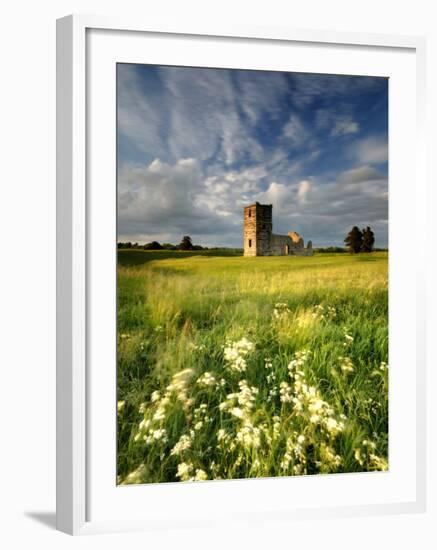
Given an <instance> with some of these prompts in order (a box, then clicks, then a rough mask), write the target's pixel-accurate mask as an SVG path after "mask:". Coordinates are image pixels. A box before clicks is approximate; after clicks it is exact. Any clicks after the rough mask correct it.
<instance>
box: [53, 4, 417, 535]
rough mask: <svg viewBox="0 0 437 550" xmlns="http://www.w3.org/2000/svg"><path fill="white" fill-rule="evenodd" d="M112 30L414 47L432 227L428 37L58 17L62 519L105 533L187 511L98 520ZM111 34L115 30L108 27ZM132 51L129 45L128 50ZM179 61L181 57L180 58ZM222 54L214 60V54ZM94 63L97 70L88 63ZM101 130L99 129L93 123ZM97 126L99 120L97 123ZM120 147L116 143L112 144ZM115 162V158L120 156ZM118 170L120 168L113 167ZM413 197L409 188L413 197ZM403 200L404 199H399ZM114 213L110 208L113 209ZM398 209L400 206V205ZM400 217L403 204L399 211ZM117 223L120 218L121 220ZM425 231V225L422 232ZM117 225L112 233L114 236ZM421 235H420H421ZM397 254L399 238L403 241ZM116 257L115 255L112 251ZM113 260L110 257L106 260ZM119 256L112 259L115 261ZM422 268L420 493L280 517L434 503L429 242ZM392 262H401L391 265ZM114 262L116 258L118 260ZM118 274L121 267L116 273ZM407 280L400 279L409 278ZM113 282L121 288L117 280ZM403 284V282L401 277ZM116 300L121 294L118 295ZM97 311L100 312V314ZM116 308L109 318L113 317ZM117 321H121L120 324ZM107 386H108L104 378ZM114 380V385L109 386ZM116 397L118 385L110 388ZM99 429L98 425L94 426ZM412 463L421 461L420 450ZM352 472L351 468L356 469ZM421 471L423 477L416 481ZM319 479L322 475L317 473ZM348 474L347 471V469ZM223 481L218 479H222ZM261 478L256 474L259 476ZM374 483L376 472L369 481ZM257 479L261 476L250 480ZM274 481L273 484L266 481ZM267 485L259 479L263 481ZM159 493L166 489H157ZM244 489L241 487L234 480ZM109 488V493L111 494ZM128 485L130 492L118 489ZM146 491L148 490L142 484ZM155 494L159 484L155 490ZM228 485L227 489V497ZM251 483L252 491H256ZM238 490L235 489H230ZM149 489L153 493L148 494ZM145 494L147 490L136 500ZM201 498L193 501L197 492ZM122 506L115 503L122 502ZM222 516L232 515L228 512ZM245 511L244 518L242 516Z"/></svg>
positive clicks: (172, 520)
mask: <svg viewBox="0 0 437 550" xmlns="http://www.w3.org/2000/svg"><path fill="white" fill-rule="evenodd" d="M93 30H96V31H104V32H107V33H109V34H110V33H117V32H121V33H130V36H133V35H132V33H133V32H134V33H135V36H136V37H138V36H140V35H141V36H146V35H149V36H151V37H154V38H156V37H157V38H158V39H159V40H160V41H166V40H167V41H168V40H170V39H172V38H174V37H193V36H196V37H198V38H199V39H202V37H204V39H205V40H206V39H208V38H209V39H211V38H217V39H218V38H220V39H221V40H224V41H227V42H228V43H232V41H238V42H239V43H241V44H245V45H249V46H250V44H251V43H253V44H255V43H257V44H259V43H260V42H262V43H266V44H267V43H268V44H270V45H271V46H272V47H274V46H275V44H292V43H294V44H316V45H317V46H318V47H328V46H329V45H336V46H339V47H342V48H360V49H362V50H363V51H364V52H365V51H367V50H370V49H375V48H378V49H380V50H381V49H382V50H383V51H385V50H387V51H388V50H390V51H395V50H396V51H397V52H398V53H399V54H400V55H402V52H409V55H412V56H414V63H415V68H416V71H415V75H414V76H415V82H414V88H415V95H416V100H415V103H414V105H410V107H411V109H412V110H414V112H415V119H414V125H415V138H414V142H415V145H416V155H415V157H414V156H413V158H412V160H410V161H409V162H410V164H411V163H412V164H411V165H410V167H409V168H410V170H411V172H410V173H415V184H416V185H415V186H414V188H415V201H416V209H415V221H416V227H418V228H420V227H422V228H423V227H424V224H425V223H426V221H425V219H424V217H423V216H422V214H423V213H424V212H425V205H424V201H425V187H424V186H425V181H426V179H425V176H424V173H425V168H424V145H423V143H424V142H423V140H424V130H423V123H424V116H425V114H424V100H423V90H424V88H425V86H424V78H425V40H424V39H423V38H420V37H407V36H392V35H373V34H355V33H337V32H324V31H310V30H292V29H284V28H277V29H276V28H250V27H248V28H235V27H230V28H229V29H216V28H213V27H211V28H203V27H202V28H196V27H195V26H193V27H192V28H183V29H178V28H173V27H155V26H152V25H148V24H147V22H146V23H142V22H139V21H137V20H134V21H129V20H123V19H118V18H117V19H111V18H104V17H95V16H82V15H73V16H68V17H66V18H63V19H60V20H58V22H57V412H56V414H57V528H58V529H59V530H61V531H64V532H66V533H69V534H74V535H76V534H84V533H90V532H104V531H110V530H126V529H150V528H156V527H166V526H172V525H173V526H176V525H177V524H178V520H177V519H176V516H175V515H174V514H173V515H172V513H171V511H169V514H168V515H167V517H163V516H162V515H161V516H160V512H159V506H158V507H157V513H156V517H154V519H153V521H146V519H145V518H144V517H143V518H142V517H141V514H140V515H139V516H138V517H132V519H127V518H126V517H124V518H121V517H120V518H118V517H114V515H113V514H111V513H108V515H107V517H106V518H105V517H100V516H99V518H98V519H97V520H94V519H93V518H92V517H91V518H90V515H89V508H90V485H91V484H92V483H93V479H92V477H93V472H95V469H94V468H93V456H92V452H91V450H90V449H91V448H92V445H91V442H90V435H89V434H90V431H89V422H90V418H89V412H90V410H91V409H92V403H91V402H90V400H92V399H93V394H92V391H91V389H90V387H91V385H90V380H92V376H91V373H90V357H91V355H92V353H93V351H92V345H93V344H92V338H93V336H92V333H90V331H89V325H90V324H92V323H90V310H91V309H92V310H93V315H96V313H95V308H94V307H93V308H91V306H90V304H91V302H92V299H93V297H92V292H93V288H95V287H94V286H93V284H92V280H93V277H95V275H93V274H92V273H91V271H90V266H91V261H90V250H92V246H93V244H92V239H91V238H90V228H91V227H92V223H93V220H92V219H91V218H90V216H91V217H92V216H93V212H94V210H93V208H92V206H91V205H92V200H90V197H92V194H93V190H92V189H90V186H89V181H90V173H91V172H92V170H91V169H90V166H89V162H88V161H89V159H88V161H87V155H89V150H88V144H87V138H88V137H89V136H88V134H87V119H88V118H89V116H90V113H89V109H90V107H91V106H92V102H91V101H90V98H89V97H88V93H89V90H88V88H87V80H90V74H89V71H90V70H93V67H94V65H93V64H92V63H89V60H88V58H87V55H88V53H89V52H88V51H87V50H88V48H89V46H90V42H88V41H87V33H89V32H90V31H93ZM109 39H111V37H110V36H109ZM93 47H94V46H93ZM127 51H128V50H127ZM172 55H173V56H174V54H172V52H171V48H170V49H169V51H167V52H166V60H167V62H168V60H169V59H172ZM178 63H180V61H179V59H176V58H175V62H174V64H178ZM213 63H214V62H213ZM87 71H88V72H87ZM93 131H94V130H93ZM96 131H97V132H98V131H99V129H98V128H97V130H96ZM109 146H111V144H109ZM111 166H112V165H111ZM110 169H111V167H110ZM404 198H405V197H404ZM399 204H400V203H399ZM109 212H111V211H109ZM392 214H393V212H392ZM394 214H395V217H396V212H395V213H394ZM114 223H115V221H114ZM418 234H420V233H418ZM113 238H114V234H110V235H108V239H113ZM413 242H415V238H414V239H413ZM394 254H396V247H395V250H394ZM109 261H111V259H110V258H109ZM106 265H107V264H106ZM109 265H110V264H109ZM416 265H417V273H416V274H415V278H416V286H415V287H414V289H413V292H414V300H413V296H411V304H410V305H411V307H412V308H415V309H416V317H415V318H412V321H411V323H410V325H409V328H410V329H411V330H414V331H415V347H414V350H415V354H416V356H415V364H414V368H415V383H414V386H415V394H414V397H415V399H414V403H415V415H414V422H415V436H414V440H415V441H414V452H413V454H414V471H412V472H411V476H412V483H413V485H414V487H413V486H411V487H410V488H409V490H408V491H409V494H413V493H414V496H413V497H412V498H403V499H402V498H400V499H399V500H396V498H394V499H388V501H387V502H374V503H372V502H370V501H369V502H367V501H366V502H363V503H360V502H355V503H354V504H353V505H342V504H339V503H337V504H336V505H335V506H333V507H327V506H324V505H323V503H322V506H321V507H317V508H316V507H312V508H305V507H303V508H299V507H296V506H292V507H290V508H281V507H279V508H278V509H275V515H276V516H277V517H278V518H279V519H284V518H285V517H287V518H302V517H305V518H307V517H309V518H320V517H322V518H323V517H325V518H326V517H332V516H335V517H338V516H350V515H364V514H391V513H399V512H411V513H413V512H420V511H424V510H425V503H426V460H425V454H426V453H425V449H426V441H425V431H426V401H425V375H426V372H425V355H424V350H425V341H424V339H425V326H424V324H425V308H424V302H425V297H424V288H425V284H424V282H425V267H426V266H425V254H424V250H422V248H421V243H417V247H416ZM391 268H392V266H391ZM114 270H115V266H114ZM114 276H115V273H114ZM401 283H402V281H399V284H401ZM111 288H113V287H111ZM396 288H397V289H398V290H399V288H400V287H399V285H397V286H396ZM114 301H115V296H114ZM97 315H98V313H97ZM111 319H112V318H111V317H110V322H112V321H111ZM114 326H115V323H114ZM103 387H104V388H105V387H106V386H105V385H104V384H103ZM108 387H109V386H108ZM109 398H110V399H112V398H113V394H111V395H110V396H109ZM93 433H95V431H94V432H93ZM411 464H413V459H412V462H411ZM349 475H351V474H349ZM413 478H414V480H413ZM314 479H315V482H316V483H319V482H318V481H317V479H316V478H314ZM326 479H327V478H326V476H325V477H324V478H323V480H322V481H320V483H322V484H328V483H329V488H328V490H331V491H332V487H333V484H335V483H339V484H340V483H343V484H344V483H345V482H344V481H343V482H342V481H341V480H340V478H337V479H338V481H335V480H333V481H332V482H331V481H329V482H328V481H326ZM343 480H344V477H343ZM270 482H272V483H274V484H275V485H274V486H273V485H272V486H271V489H269V490H271V491H278V488H279V487H280V484H284V483H285V481H284V479H283V478H280V479H277V480H270ZM214 483H215V482H214ZM255 483H256V480H255ZM366 483H367V481H366ZM229 484H233V487H234V488H235V487H236V484H237V487H238V490H239V491H243V492H244V491H245V489H244V488H245V487H251V488H253V487H254V486H253V481H250V482H247V481H239V482H232V481H231V482H225V483H219V484H218V485H216V486H215V487H219V489H214V491H215V496H214V497H212V496H211V495H212V488H211V485H210V484H208V483H205V484H196V485H195V486H194V485H193V484H190V486H188V485H185V488H184V489H183V491H184V492H183V493H178V494H177V495H176V494H175V493H174V488H172V485H173V484H168V485H167V486H166V487H165V488H161V489H160V490H162V491H163V493H162V495H163V496H165V497H168V496H169V495H170V496H171V497H172V498H174V499H176V500H178V499H179V502H183V501H184V499H189V498H193V496H194V498H197V499H200V500H201V501H202V503H203V504H202V505H203V506H204V504H205V502H207V501H208V499H212V498H214V499H218V501H220V498H223V495H224V496H226V495H227V494H228V488H229V487H231V485H229ZM249 484H252V485H249ZM265 486H266V485H265ZM257 487H259V486H257ZM121 490H122V491H124V492H125V494H124V496H123V499H124V500H126V499H127V498H128V497H126V494H127V493H126V492H127V491H128V490H130V489H129V488H122V489H121ZM149 490H150V491H153V495H154V498H158V500H159V498H160V497H158V496H157V495H158V493H157V491H158V489H156V488H155V487H153V488H150V487H149ZM234 492H235V489H234ZM102 494H103V493H102ZM119 494H121V493H119ZM138 494H139V493H138ZM151 494H152V493H151ZM219 494H221V495H222V496H219ZM255 494H256V492H254V493H253V494H252V495H251V493H250V491H249V492H248V494H247V498H252V500H253V497H254V495H255ZM228 496H229V494H228ZM140 498H144V497H140ZM137 501H138V499H137ZM190 502H192V501H190ZM114 509H115V508H114ZM258 514H263V515H268V510H267V511H266V510H265V508H263V504H262V503H260V504H259V506H258V508H257V506H256V505H254V507H253V509H251V510H248V512H247V514H246V519H248V520H249V521H256V518H257V517H258ZM223 518H224V519H225V521H226V520H228V521H231V518H230V517H227V516H226V514H224V516H223ZM240 520H241V518H239V517H237V516H236V517H235V521H240ZM182 521H183V522H184V525H186V524H187V518H186V517H181V522H182ZM206 524H208V518H207V517H203V518H202V517H199V518H198V519H197V520H196V519H194V518H193V520H192V522H191V525H192V526H196V525H206Z"/></svg>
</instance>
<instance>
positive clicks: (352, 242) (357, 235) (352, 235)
mask: <svg viewBox="0 0 437 550" xmlns="http://www.w3.org/2000/svg"><path fill="white" fill-rule="evenodd" d="M344 242H345V243H346V245H347V247H348V248H349V251H350V253H351V254H358V253H359V252H360V251H361V248H362V246H363V234H362V233H361V231H360V230H359V229H358V227H357V226H356V225H354V226H353V227H352V229H351V230H350V231H349V233H348V235H347V237H346V238H345V240H344Z"/></svg>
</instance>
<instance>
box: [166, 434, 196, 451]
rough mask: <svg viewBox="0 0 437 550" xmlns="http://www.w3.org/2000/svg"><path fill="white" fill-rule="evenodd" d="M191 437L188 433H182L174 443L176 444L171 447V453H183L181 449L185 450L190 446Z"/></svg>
mask: <svg viewBox="0 0 437 550" xmlns="http://www.w3.org/2000/svg"><path fill="white" fill-rule="evenodd" d="M191 443H192V439H191V437H190V436H189V435H187V434H183V435H181V437H180V438H179V441H178V442H177V443H176V445H175V446H174V447H173V449H172V450H171V451H170V454H171V455H180V454H181V453H183V451H186V450H187V449H189V448H190V447H191Z"/></svg>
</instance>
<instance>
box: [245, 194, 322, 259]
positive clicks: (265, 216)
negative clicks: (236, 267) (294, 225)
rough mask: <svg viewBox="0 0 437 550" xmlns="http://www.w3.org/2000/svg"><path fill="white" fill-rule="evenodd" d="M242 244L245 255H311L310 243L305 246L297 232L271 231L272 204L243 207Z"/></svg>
mask: <svg viewBox="0 0 437 550" xmlns="http://www.w3.org/2000/svg"><path fill="white" fill-rule="evenodd" d="M243 246H244V255H245V256H287V255H290V256H293V255H296V256H312V255H313V250H312V244H311V241H308V246H307V248H305V245H304V241H303V239H302V237H301V236H300V235H299V233H296V231H290V232H289V233H288V235H275V234H273V233H272V205H271V204H259V203H258V202H256V203H254V204H251V205H249V206H246V207H245V208H244V228H243Z"/></svg>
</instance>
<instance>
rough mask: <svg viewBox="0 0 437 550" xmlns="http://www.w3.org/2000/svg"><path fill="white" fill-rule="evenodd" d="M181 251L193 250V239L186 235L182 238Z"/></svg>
mask: <svg viewBox="0 0 437 550" xmlns="http://www.w3.org/2000/svg"><path fill="white" fill-rule="evenodd" d="M179 249H180V250H193V243H192V242H191V237H189V236H188V235H185V236H184V237H182V242H181V244H180V245H179Z"/></svg>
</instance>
